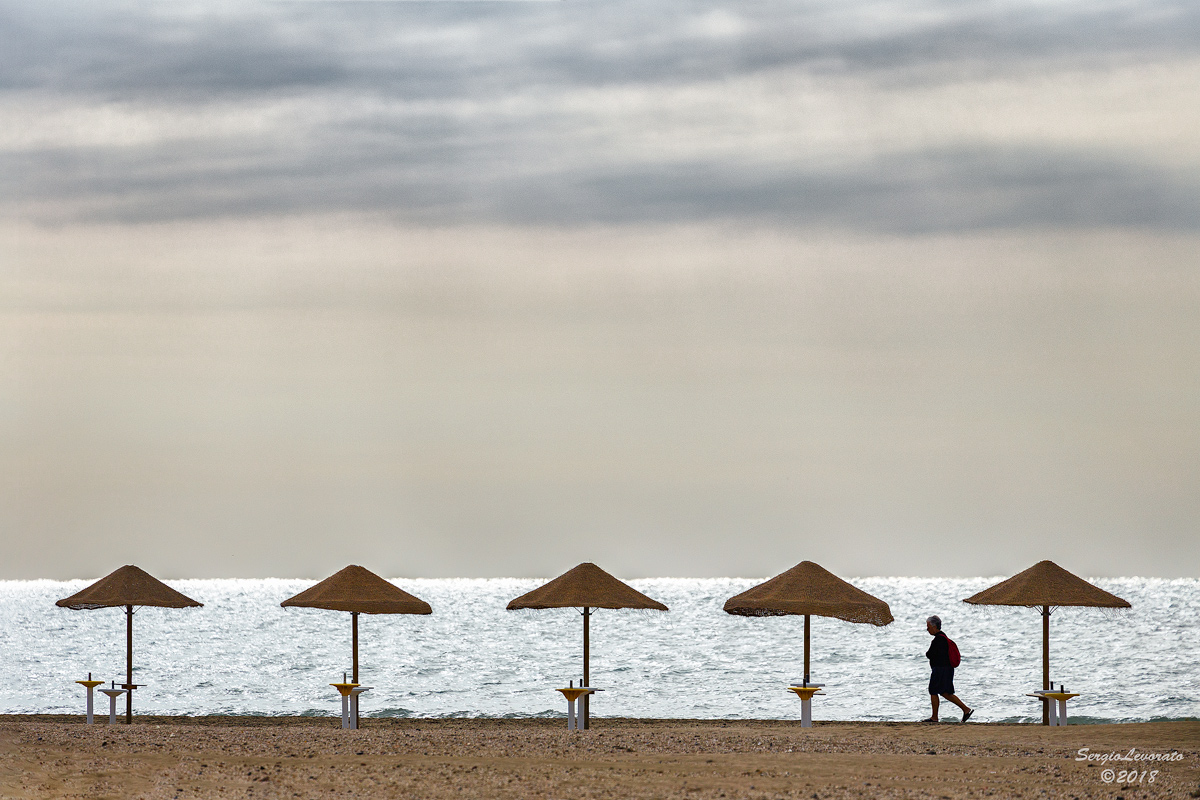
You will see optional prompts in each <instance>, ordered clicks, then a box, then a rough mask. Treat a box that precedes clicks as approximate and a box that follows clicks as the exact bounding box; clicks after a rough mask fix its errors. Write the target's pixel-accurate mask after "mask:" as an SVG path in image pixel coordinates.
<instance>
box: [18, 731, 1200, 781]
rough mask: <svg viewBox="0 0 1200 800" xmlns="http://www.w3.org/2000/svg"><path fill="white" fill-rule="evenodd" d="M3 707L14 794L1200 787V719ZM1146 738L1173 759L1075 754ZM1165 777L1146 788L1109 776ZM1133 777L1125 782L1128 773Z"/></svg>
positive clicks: (1125, 747)
mask: <svg viewBox="0 0 1200 800" xmlns="http://www.w3.org/2000/svg"><path fill="white" fill-rule="evenodd" d="M338 725H339V723H338V720H336V719H329V718H311V717H309V718H304V717H287V718H278V717H276V718H272V717H195V718H191V717H171V718H165V717H139V718H137V719H136V720H135V722H134V724H133V725H132V726H125V725H116V726H113V727H108V726H107V725H102V724H101V725H94V726H90V727H89V726H86V725H83V724H82V722H81V720H80V719H79V718H78V717H57V716H48V715H41V716H0V797H4V798H122V799H124V798H180V799H181V800H183V799H184V798H324V797H355V798H414V799H415V798H420V799H422V800H439V799H440V798H514V799H516V798H555V799H563V800H565V799H566V798H692V799H697V800H708V799H709V798H713V799H714V800H716V799H718V798H721V799H723V800H733V799H734V798H737V799H739V800H740V799H741V798H814V800H820V799H821V798H841V797H887V798H893V797H894V798H909V797H911V798H968V797H970V798H982V797H996V798H1008V797H1019V798H1043V797H1049V798H1074V799H1075V800H1079V799H1081V798H1122V800H1133V798H1155V797H1181V798H1182V797H1192V798H1195V797H1200V722H1154V723H1138V724H1127V725H1079V726H1069V727H1066V728H1045V727H1042V726H1040V725H1006V724H977V723H969V724H966V725H962V724H957V723H944V724H942V725H937V726H933V725H921V724H917V723H819V722H818V723H817V724H816V726H815V727H813V728H811V729H808V730H805V729H802V728H800V727H799V724H798V723H796V722H779V721H693V720H630V719H597V720H594V728H593V729H592V730H590V731H585V732H580V733H569V732H568V731H567V730H566V729H565V723H564V721H563V720H558V719H555V720H549V719H544V720H543V719H537V720H528V719H523V720H495V719H492V720H465V719H457V720H401V719H364V720H363V728H362V729H361V730H359V731H342V730H341V729H340V728H339V727H338ZM1082 747H1088V748H1090V750H1091V752H1093V753H1100V752H1110V751H1119V752H1121V753H1127V752H1128V751H1129V749H1130V748H1137V750H1138V752H1140V753H1169V752H1171V751H1177V752H1179V753H1181V754H1183V756H1184V758H1183V760H1181V761H1172V762H1168V763H1137V764H1128V763H1113V764H1108V765H1102V764H1097V763H1095V762H1083V761H1077V760H1076V757H1077V751H1078V750H1079V748H1082ZM1106 768H1111V769H1113V770H1114V771H1119V770H1130V769H1134V768H1136V769H1137V770H1138V773H1139V775H1140V774H1141V773H1142V772H1147V773H1148V772H1149V771H1150V770H1158V774H1157V775H1155V777H1154V782H1153V783H1150V782H1149V775H1148V774H1147V775H1146V776H1145V777H1143V778H1142V779H1141V783H1140V784H1137V783H1130V781H1129V778H1128V776H1125V781H1124V782H1120V781H1116V780H1114V782H1112V783H1106V782H1104V780H1103V776H1104V774H1105V773H1104V770H1105V769H1106ZM1116 777H1121V776H1119V775H1118V776H1116Z"/></svg>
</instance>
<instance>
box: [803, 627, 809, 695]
mask: <svg viewBox="0 0 1200 800" xmlns="http://www.w3.org/2000/svg"><path fill="white" fill-rule="evenodd" d="M808 628H809V615H808V614H805V615H804V685H805V686H807V685H808V674H809V673H808Z"/></svg>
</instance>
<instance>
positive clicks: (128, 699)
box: [55, 564, 204, 725]
mask: <svg viewBox="0 0 1200 800" xmlns="http://www.w3.org/2000/svg"><path fill="white" fill-rule="evenodd" d="M55 605H56V606H62V607H63V608H71V609H74V610H76V611H80V610H90V609H94V608H113V607H119V606H125V683H124V684H122V686H121V688H123V689H125V690H126V691H125V724H126V725H130V724H132V723H133V690H134V689H136V688H137V686H136V685H135V684H134V682H133V609H134V606H159V607H160V608H199V607H200V606H203V605H204V604H203V603H197V602H196V601H195V600H193V599H192V598H190V597H187V596H185V595H183V594H180V593H179V592H177V591H175V590H174V589H172V588H171V587H170V586H167V585H166V584H165V583H163V582H162V581H160V580H159V579H158V578H155V577H154V576H153V575H151V574H150V573H148V572H146V571H145V570H143V569H140V568H138V567H135V566H133V565H132V564H127V565H125V566H124V567H121V568H120V569H118V570H116V571H114V572H111V573H109V574H108V575H106V576H104V577H103V578H101V579H100V580H98V581H96V582H95V583H93V584H92V585H91V586H89V587H87V588H86V589H84V590H83V591H80V592H77V593H75V594H73V595H71V596H70V597H65V598H63V599H62V600H59V601H58V602H57V603H55Z"/></svg>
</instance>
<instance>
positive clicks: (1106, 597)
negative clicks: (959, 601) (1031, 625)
mask: <svg viewBox="0 0 1200 800" xmlns="http://www.w3.org/2000/svg"><path fill="white" fill-rule="evenodd" d="M963 602H964V603H970V604H971V605H976V606H1027V607H1029V608H1038V609H1040V610H1041V613H1042V689H1043V690H1044V691H1049V690H1050V688H1051V687H1050V614H1051V612H1052V611H1053V610H1054V609H1055V608H1058V607H1060V606H1084V607H1088V608H1130V607H1131V606H1130V605H1129V602H1128V601H1126V600H1122V599H1121V598H1119V597H1117V596H1116V595H1115V594H1109V593H1108V592H1106V591H1104V590H1103V589H1101V588H1099V587H1098V586H1093V585H1092V584H1090V583H1088V582H1087V581H1085V580H1084V579H1083V578H1080V577H1078V576H1077V575H1073V574H1071V573H1070V572H1067V571H1066V570H1065V569H1063V568H1062V567H1060V566H1059V565H1058V564H1055V563H1054V562H1053V561H1039V562H1038V563H1036V564H1034V565H1033V566H1032V567H1030V568H1029V569H1027V570H1025V571H1024V572H1019V573H1017V574H1016V575H1013V576H1012V577H1011V578H1009V579H1008V580H1005V581H1000V583H997V584H996V585H995V586H992V587H990V588H987V589H984V590H983V591H982V592H979V593H978V594H973V595H971V596H970V597H968V598H966V599H965V600H963ZM1042 724H1043V725H1049V724H1050V706H1049V705H1048V703H1047V702H1046V701H1043V702H1042Z"/></svg>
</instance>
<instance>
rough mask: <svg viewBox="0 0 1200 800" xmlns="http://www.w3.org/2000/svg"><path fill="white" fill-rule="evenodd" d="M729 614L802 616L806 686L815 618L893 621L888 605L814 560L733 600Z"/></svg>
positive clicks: (727, 606) (728, 602) (875, 622)
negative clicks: (812, 620)
mask: <svg viewBox="0 0 1200 800" xmlns="http://www.w3.org/2000/svg"><path fill="white" fill-rule="evenodd" d="M725 612H726V613H727V614H738V615H740V616H743V617H782V616H786V615H789V614H794V615H802V616H803V617H804V682H805V683H808V679H809V675H810V672H809V668H808V667H809V629H810V619H811V618H812V617H813V616H818V617H835V618H837V619H840V620H845V621H846V622H863V623H869V624H871V625H881V626H882V625H889V624H891V622H892V612H891V609H889V608H888V604H887V603H885V602H883V601H882V600H880V599H879V598H878V597H875V596H873V595H870V594H867V593H866V592H864V591H863V590H862V589H859V588H858V587H856V586H852V585H851V584H849V583H847V582H846V581H844V580H842V579H841V578H839V577H838V576H836V575H834V574H833V573H832V572H830V571H829V570H827V569H825V568H824V567H822V566H821V565H820V564H814V563H813V562H811V561H801V562H800V563H799V564H797V565H796V566H794V567H792V568H791V569H789V570H788V571H787V572H784V573H783V574H781V575H776V576H775V577H774V578H771V579H770V580H769V581H764V582H763V583H760V584H758V585H757V586H752V587H750V588H749V589H747V590H746V591H744V592H742V593H741V594H739V595H735V596H733V597H731V598H729V599H728V600H726V601H725Z"/></svg>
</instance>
